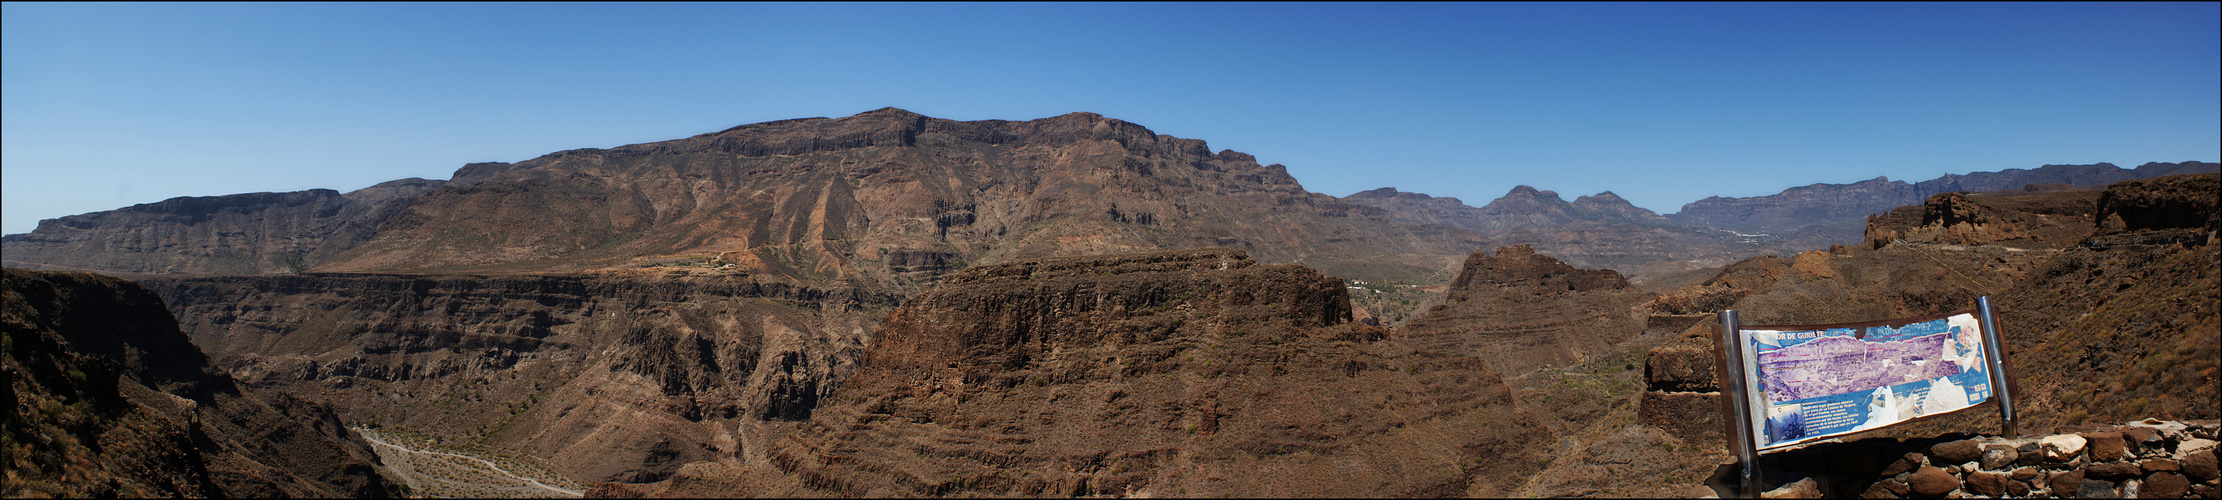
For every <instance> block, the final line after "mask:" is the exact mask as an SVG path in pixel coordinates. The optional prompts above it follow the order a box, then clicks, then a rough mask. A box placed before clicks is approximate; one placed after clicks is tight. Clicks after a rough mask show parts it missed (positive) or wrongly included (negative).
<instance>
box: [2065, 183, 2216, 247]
mask: <svg viewBox="0 0 2222 500" xmlns="http://www.w3.org/2000/svg"><path fill="white" fill-rule="evenodd" d="M2218 192H2222V174H2205V175H2179V176H2172V177H2162V178H2156V179H2144V180H2136V181H2125V182H2121V183H2118V184H2115V185H2113V186H2110V187H2108V188H2107V189H2106V192H2105V193H2104V194H2102V195H2100V196H2099V200H2098V213H2097V218H2098V231H2097V232H2096V233H2093V234H2092V235H2091V240H2090V241H2087V242H2085V244H2086V245H2094V246H2107V245H2116V244H2123V243H2135V244H2156V243H2169V242H2183V243H2191V244H2201V243H2210V242H2211V241H2209V240H2211V238H2212V236H2211V235H2212V234H2214V233H2215V231H2218V230H2222V201H2216V193H2218Z"/></svg>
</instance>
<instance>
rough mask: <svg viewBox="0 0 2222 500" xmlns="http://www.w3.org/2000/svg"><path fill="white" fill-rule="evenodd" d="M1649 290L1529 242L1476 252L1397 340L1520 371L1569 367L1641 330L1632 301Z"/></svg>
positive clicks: (1639, 299)
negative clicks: (1552, 255) (1550, 254)
mask: <svg viewBox="0 0 2222 500" xmlns="http://www.w3.org/2000/svg"><path fill="white" fill-rule="evenodd" d="M1651 298H1652V295H1651V294H1650V293H1647V292H1643V291H1640V290H1637V289H1635V287H1633V286H1630V285H1629V284H1628V281H1627V280H1626V279H1624V278H1622V277H1621V276H1620V273H1617V272H1613V271H1612V270H1609V269H1576V268H1575V267H1574V266H1571V265H1567V264H1566V263H1565V262H1561V261H1559V260H1558V259H1553V258H1550V257H1547V256H1543V255H1540V254H1538V253H1537V252H1536V250H1535V249H1533V248H1530V247H1526V246H1514V247H1503V248H1498V249H1497V254H1496V255H1494V256H1492V255H1489V254H1486V253H1475V254H1473V255H1471V256H1468V257H1467V258H1466V266H1465V268H1464V269H1463V270H1461V271H1460V272H1459V274H1458V278H1457V279H1456V280H1454V281H1453V282H1452V283H1451V288H1450V291H1449V293H1448V294H1447V295H1446V296H1445V297H1444V299H1443V303H1441V304H1438V305H1435V306H1433V307H1431V308H1429V309H1428V311H1427V316H1424V317H1421V318H1419V319H1416V320H1413V321H1412V322H1410V323H1406V324H1405V325H1404V327H1403V328H1401V329H1400V330H1399V331H1400V333H1402V334H1403V335H1402V338H1401V340H1400V341H1401V342H1405V343H1408V344H1411V345H1413V346H1414V347H1415V348H1419V349H1423V350H1435V351H1442V352H1454V353H1461V354H1470V355H1474V356H1479V357H1481V358H1482V359H1485V360H1488V361H1489V366H1490V369H1492V370H1495V371H1497V372H1498V373H1504V374H1508V375H1520V374H1523V373H1527V372H1529V371H1532V370H1534V369H1536V368H1539V367H1542V366H1545V365H1557V366H1569V365H1572V364H1575V363H1578V362H1580V361H1581V360H1582V359H1584V357H1586V356H1587V355H1589V354H1594V353H1598V352H1603V351H1605V350H1607V349H1609V348H1610V347H1611V346H1613V345H1614V344H1618V343H1620V341H1622V340H1627V339H1628V338H1630V337H1634V336H1635V335H1637V334H1640V333H1642V332H1643V330H1644V323H1643V321H1642V320H1641V318H1640V317H1639V316H1636V312H1635V311H1634V310H1633V308H1634V307H1635V306H1637V305H1640V304H1643V303H1644V302H1646V301H1649V300H1651Z"/></svg>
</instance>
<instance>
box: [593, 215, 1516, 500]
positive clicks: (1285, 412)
mask: <svg viewBox="0 0 2222 500" xmlns="http://www.w3.org/2000/svg"><path fill="white" fill-rule="evenodd" d="M1349 319H1350V309H1349V305H1348V301H1347V298H1346V295H1345V290H1344V288H1343V286H1342V283H1341V282H1340V280H1337V279H1334V278H1330V277H1327V276H1324V275H1321V274H1319V273H1318V272H1316V271H1314V270H1311V269H1307V268H1303V267H1297V266H1286V265H1262V264H1259V263H1257V262H1255V261H1253V260H1251V259H1250V258H1249V257H1248V256H1247V255H1246V254H1245V253H1244V252H1241V251H1236V250H1231V249H1206V250H1192V251H1175V252H1161V253H1144V254H1125V255H1113V256H1103V257H1067V258H1052V259H1041V260H1027V261H1016V262H1009V263H1004V264H996V265H988V266H980V267H974V268H971V269H967V270H964V271H961V272H958V273H956V274H953V275H950V276H948V277H946V278H945V279H944V280H943V281H942V284H941V286H939V287H937V288H935V289H934V290H933V291H930V292H927V293H925V294H922V295H919V296H918V297H915V298H913V299H911V300H910V301H908V302H906V303H905V305H904V306H903V307H902V308H901V309H898V310H896V311H895V312H894V313H893V314H891V315H890V316H889V317H888V319H887V320H886V321H885V322H883V323H882V324H881V327H880V333H879V335H878V340H877V341H876V342H875V343H874V344H873V345H872V347H871V348H870V350H869V351H868V352H867V354H866V355H865V358H864V364H863V366H862V368H860V369H859V371H858V372H857V374H856V375H855V376H854V377H853V378H851V379H849V380H848V381H846V382H843V383H842V385H841V387H840V388H839V389H837V390H836V391H835V392H834V393H833V395H832V396H831V397H830V398H829V400H828V401H827V403H826V404H825V406H824V408H822V409H821V410H820V411H819V412H817V414H815V415H813V416H812V417H811V419H810V421H809V422H808V423H807V424H806V425H804V426H802V427H799V428H796V429H794V430H792V431H790V432H788V433H786V434H785V436H784V437H782V438H779V439H777V440H773V441H770V442H768V443H766V444H764V445H763V446H762V447H760V448H755V449H747V450H744V451H743V452H742V453H740V454H737V455H736V456H734V457H731V458H726V459H721V460H718V461H714V462H707V463H698V464H694V465H690V466H688V467H686V468H684V469H682V470H681V471H680V472H679V475H677V476H675V477H673V478H671V479H669V480H666V481H663V482H659V483H655V484H648V485H616V484H611V485H605V486H603V487H602V488H601V489H598V490H596V491H593V492H590V493H589V495H590V496H595V495H611V496H634V495H652V496H701V495H714V496H726V495H743V496H756V495H762V496H943V495H948V496H969V495H989V496H1005V495H1044V496H1067V495H1101V494H1111V495H1119V496H1130V495H1131V496H1157V495H1170V496H1218V495H1237V496H1299V495H1301V496H1310V495H1347V496H1357V495H1380V494H1389V495H1399V496H1414V495H1426V496H1436V495H1478V496H1497V495H1503V494H1507V493H1508V492H1509V491H1511V489H1512V488H1514V487H1516V486H1517V485H1518V481H1519V479H1520V478H1521V477H1524V475H1525V473H1527V472H1530V471H1532V470H1534V469H1536V468H1538V467H1539V466H1540V464H1541V460H1543V457H1541V456H1540V455H1537V454H1536V453H1535V452H1536V451H1537V450H1536V449H1537V447H1538V444H1540V443H1547V442H1548V439H1539V437H1540V435H1541V433H1542V432H1543V431H1542V430H1541V429H1540V426H1539V425H1538V424H1537V423H1536V422H1535V421H1534V419H1532V418H1531V417H1528V416H1527V415H1525V414H1524V413H1522V412H1521V411H1519V410H1518V409H1517V408H1516V407H1515V404H1514V402H1513V400H1512V394H1511V392H1510V390H1509V389H1508V388H1507V387H1506V386H1505V385H1504V383H1503V382H1502V381H1501V379H1500V378H1499V377H1498V376H1497V375H1496V374H1495V373H1493V372H1491V371H1490V370H1488V369H1487V368H1486V367H1485V366H1484V363H1483V362H1482V361H1481V360H1480V359H1477V358H1473V357H1470V356H1465V355H1457V354H1444V353H1436V352H1428V351H1416V350H1413V349H1411V348H1408V347H1405V346H1402V345H1400V344H1399V343H1397V342H1394V341H1390V340H1388V339H1387V336H1388V331H1387V330H1386V329H1383V328H1380V327H1372V326H1364V325H1357V324H1353V323H1350V322H1349Z"/></svg>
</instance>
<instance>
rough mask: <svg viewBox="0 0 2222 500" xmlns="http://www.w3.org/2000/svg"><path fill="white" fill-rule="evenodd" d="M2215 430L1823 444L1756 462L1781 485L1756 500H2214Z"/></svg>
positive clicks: (2130, 428) (2107, 428)
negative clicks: (1854, 498) (1842, 499)
mask: <svg viewBox="0 0 2222 500" xmlns="http://www.w3.org/2000/svg"><path fill="white" fill-rule="evenodd" d="M2218 430H2222V422H2217V421H2214V420H2203V421H2189V422H2176V421H2162V420H2156V419H2147V420H2143V421H2138V422H2130V423H2125V424H2119V425H2106V424H2092V425H2083V426H2074V427H2065V428H2060V429H2056V430H2055V431H2054V432H2055V434H2050V435H2042V436H2025V437H2020V438H2013V439H2008V438H2004V437H2000V436H1978V437H1973V438H1960V437H1957V436H1953V437H1947V438H1942V439H1925V440H1905V441H1899V440H1896V439H1866V440H1859V441H1853V442H1845V443H1824V444H1820V445H1814V446H1808V447H1805V448H1801V449H1797V450H1791V451H1785V452H1781V453H1775V454H1769V455H1766V456H1762V457H1761V458H1760V467H1761V471H1762V474H1763V475H1764V477H1763V479H1762V480H1763V481H1765V482H1766V483H1767V484H1769V485H1775V484H1780V485H1781V486H1779V487H1775V488H1773V489H1771V490H1769V491H1767V492H1765V493H1763V494H1761V497H1762V498H1823V497H1831V498H1840V497H1851V496H1858V497H1860V498H2215V497H2216V496H2217V494H2218V493H2222V484H2218V481H2222V479H2218V478H2222V472H2218V470H2217V468H2216V458H2215V449H2216V445H2217V442H2216V441H2215V439H2216V438H2215V436H2216V434H2217V431H2218ZM1876 464H1881V465H1880V467H1879V469H1878V468H1877V467H1876V466H1875V465H1876ZM1730 467H1733V466H1729V467H1723V469H1722V470H1723V472H1728V473H1727V474H1716V475H1715V476H1714V477H1715V481H1714V483H1715V484H1714V489H1715V490H1716V491H1732V490H1730V489H1727V488H1726V486H1727V484H1726V482H1728V481H1732V480H1733V479H1729V478H1733V477H1735V476H1734V474H1733V473H1732V472H1733V471H1732V470H1731V469H1730ZM1869 471H1872V472H1869Z"/></svg>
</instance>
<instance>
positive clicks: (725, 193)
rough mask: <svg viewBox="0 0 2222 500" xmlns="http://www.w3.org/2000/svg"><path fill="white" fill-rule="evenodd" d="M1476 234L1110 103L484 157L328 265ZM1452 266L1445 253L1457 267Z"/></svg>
mask: <svg viewBox="0 0 2222 500" xmlns="http://www.w3.org/2000/svg"><path fill="white" fill-rule="evenodd" d="M1467 236H1469V235H1466V234H1464V233H1463V232H1460V231H1456V230H1452V229H1448V228H1435V229H1413V228H1407V227H1404V226H1402V225H1398V224H1394V223H1390V222H1389V221H1388V220H1387V219H1386V218H1384V217H1383V216H1382V215H1381V214H1380V212H1379V211H1378V210H1373V209H1370V208H1368V207H1364V206H1362V205H1356V204H1350V203H1343V202H1340V201H1337V200H1336V199H1335V198H1333V197H1330V196H1326V195H1321V194H1317V193H1311V192H1307V191H1305V190H1304V189H1303V188H1302V187H1301V186H1299V185H1298V184H1297V183H1296V180H1295V179H1293V178H1291V177H1289V176H1288V174H1287V172H1286V170H1285V169H1284V168H1282V167H1280V166H1278V165H1266V166H1260V165H1258V163H1257V162H1256V160H1255V159H1254V158H1252V157H1251V156H1250V155H1246V154H1242V153H1237V152H1233V151H1220V152H1217V153H1213V152H1211V151H1210V150H1209V149H1208V148H1207V147H1206V146H1205V144H1204V142H1203V141H1198V140H1191V139H1179V138H1174V137H1170V136H1163V135H1157V134H1155V133H1152V132H1150V131H1149V130H1148V129H1145V128H1142V127H1141V126H1138V125H1135V124H1132V123H1127V122H1123V121H1119V120H1113V119H1109V118H1105V117H1103V116H1100V115H1095V114H1091V113H1074V114H1068V115H1064V116H1058V117H1053V118H1044V119H1040V120H1032V121H1023V122H1011V121H1000V120H988V121H974V122H959V121H951V120H941V119H935V118H928V117H924V116H920V115H917V114H913V113H910V112H906V111H902V110H897V109H892V108H890V109H883V110H879V111H873V112H868V113H863V114H859V115H856V116H851V117H846V118H840V119H825V118H811V119H802V120H785V121H778V122H769V123H760V124H753V125H745V126H741V127H735V128H733V129H730V130H726V131H722V132H717V133H711V134H704V135H700V136H696V137H691V138H686V139H679V140H672V141H664V142H657V143H648V144H636V145H630V146H623V147H618V148H613V149H583V150H573V151H564V152H559V153H554V154H550V155H546V156H542V157H540V158H535V159H532V160H528V161H524V162H520V163H517V164H513V165H512V164H478V165H472V166H469V167H465V168H464V169H462V170H460V171H458V172H457V175H456V178H455V181H454V182H452V183H450V184H448V185H446V186H443V187H442V188H440V189H437V190H434V191H432V192H431V193H428V194H426V195H425V196H424V197H423V198H421V199H420V200H418V201H417V202H416V203H415V204H414V205H412V206H411V207H410V208H409V209H408V210H407V211H406V212H405V213H403V214H401V215H399V216H397V217H396V218H395V219H393V220H392V221H391V222H390V223H389V224H388V225H387V226H386V227H385V228H384V229H383V230H382V231H381V232H380V233H379V235H378V236H377V237H376V238H375V239H373V240H371V241H370V242H368V243H365V244H364V245H362V246H360V247H358V248H355V249H353V250H351V251H350V252H348V253H347V254H345V255H343V256H342V257H340V258H339V259H336V260H335V261H334V262H332V263H331V264H328V265H326V266H325V267H324V268H322V269H323V270H333V271H364V270H473V271H474V272H475V271H498V272H510V271H525V270H545V269H591V268H608V267H619V268H623V267H636V266H639V265H643V264H644V263H647V262H649V260H651V259H654V258H678V257H687V256H694V257H699V258H703V259H706V258H708V257H710V256H719V255H723V256H729V257H730V258H729V259H728V260H729V261H735V262H738V261H743V260H745V261H747V262H749V263H750V265H753V266H760V267H761V269H760V272H763V273H767V274H776V275H782V276H789V277H794V278H797V279H802V280H805V281H815V282H829V281H839V280H858V279H862V280H871V281H880V282H888V283H895V284H897V285H898V286H904V287H911V288H908V289H909V290H910V291H911V292H912V293H915V292H916V291H921V290H923V288H922V287H920V286H917V285H916V284H917V283H920V282H930V280H931V279H933V278H934V277H935V276H938V275H940V274H942V273H945V272H947V271H949V270H953V269H960V268H962V267H965V266H970V265H979V264H984V263H992V262H1000V261H1004V260H1008V259H1013V258H1024V257H1037V256H1049V255H1077V254H1099V253H1108V252H1126V251H1137V250H1151V249H1163V248H1189V247H1198V246H1210V245H1227V246H1233V247H1238V248H1244V249H1248V250H1249V251H1251V252H1254V253H1256V254H1258V255H1259V256H1260V258H1262V259H1264V260H1267V261H1271V262H1303V263H1307V264H1310V265H1315V266H1320V267H1322V268H1325V269H1327V270H1329V271H1330V272H1338V273H1340V272H1342V271H1352V272H1354V273H1357V275H1382V276H1385V275H1400V276H1417V275H1424V274H1428V273H1434V272H1438V271H1440V270H1441V269H1443V268H1444V267H1447V266H1446V265H1445V264H1447V263H1448V261H1447V260H1443V259H1429V258H1415V259H1388V258H1385V257H1386V256H1397V255H1403V254H1419V255H1431V256H1438V257H1444V256H1451V255H1458V254H1462V253H1464V251H1463V250H1462V249H1461V248H1462V245H1463V244H1464V243H1462V242H1463V241H1464V240H1463V238H1466V237H1467ZM1439 261H1440V262H1439Z"/></svg>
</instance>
